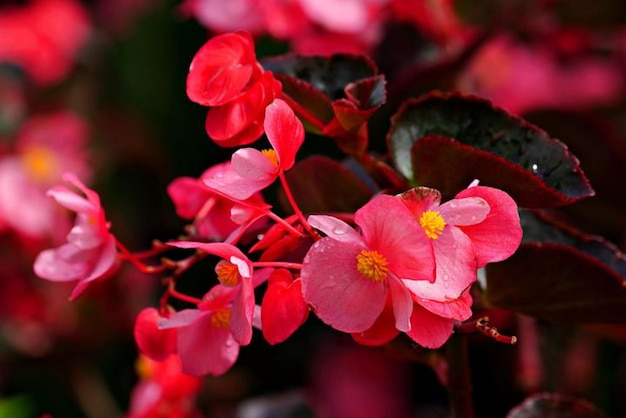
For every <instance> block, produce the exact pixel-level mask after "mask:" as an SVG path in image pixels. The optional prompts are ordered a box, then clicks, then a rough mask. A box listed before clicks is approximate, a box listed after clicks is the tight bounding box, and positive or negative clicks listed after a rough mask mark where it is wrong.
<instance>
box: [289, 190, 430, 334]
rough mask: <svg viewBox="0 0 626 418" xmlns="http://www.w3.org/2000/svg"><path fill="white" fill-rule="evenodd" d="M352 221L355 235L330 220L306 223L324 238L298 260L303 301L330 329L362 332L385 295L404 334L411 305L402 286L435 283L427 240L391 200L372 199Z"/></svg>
mask: <svg viewBox="0 0 626 418" xmlns="http://www.w3.org/2000/svg"><path fill="white" fill-rule="evenodd" d="M354 219H355V223H356V224H357V225H358V226H359V227H360V229H361V234H359V233H358V232H356V231H355V230H354V229H352V228H351V227H350V226H349V225H348V224H346V223H344V222H343V221H341V220H339V219H336V218H334V217H331V216H326V215H313V216H310V217H309V223H310V224H311V226H313V227H314V228H317V229H319V230H320V231H322V232H323V233H325V234H326V235H327V236H326V237H324V238H322V239H321V240H319V241H317V242H316V243H315V244H313V246H312V247H311V249H310V250H309V252H308V253H307V254H306V256H305V257H304V261H303V264H302V271H301V277H302V292H303V294H304V298H305V300H306V301H307V302H308V303H309V304H310V305H311V306H312V308H313V310H314V312H315V313H316V315H317V316H318V317H319V318H320V319H321V320H322V321H324V322H325V323H327V324H328V325H330V326H331V327H333V328H335V329H337V330H340V331H344V332H362V331H365V330H367V329H368V328H370V327H371V326H372V325H373V324H374V321H375V320H376V319H377V318H378V317H379V315H380V314H381V312H382V311H383V308H384V307H385V304H386V301H387V297H388V295H390V296H391V301H392V306H393V312H394V318H395V326H396V327H397V328H398V330H400V331H408V330H410V329H411V325H410V317H411V313H412V310H413V301H412V297H411V294H410V292H409V291H408V289H407V287H406V285H405V282H421V281H424V282H432V281H433V280H434V278H435V276H434V273H435V262H434V257H433V251H432V246H431V245H430V243H429V239H428V237H427V236H426V234H425V233H424V230H423V229H422V228H421V227H419V225H418V224H416V223H415V221H414V220H413V216H412V215H411V213H410V211H409V210H408V208H407V207H406V206H405V205H404V204H403V203H402V202H401V201H400V200H399V199H397V198H395V197H392V196H386V195H381V196H378V197H375V198H374V199H372V200H371V201H370V202H368V203H367V204H366V205H365V206H363V207H362V208H361V209H359V210H358V211H357V212H356V213H355V216H354ZM403 279H405V280H403Z"/></svg>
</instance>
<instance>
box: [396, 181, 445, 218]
mask: <svg viewBox="0 0 626 418" xmlns="http://www.w3.org/2000/svg"><path fill="white" fill-rule="evenodd" d="M400 198H401V199H402V201H403V203H404V204H405V205H406V206H407V207H408V208H409V210H410V211H411V213H412V214H413V216H414V217H416V218H417V219H419V218H420V217H421V216H422V213H424V212H426V211H427V210H431V209H434V208H436V207H437V206H439V202H441V192H439V190H436V189H431V188H429V187H417V188H414V189H410V190H407V191H406V192H404V193H402V194H401V195H400Z"/></svg>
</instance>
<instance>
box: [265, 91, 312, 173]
mask: <svg viewBox="0 0 626 418" xmlns="http://www.w3.org/2000/svg"><path fill="white" fill-rule="evenodd" d="M264 126H265V133H266V134H267V139H268V140H269V141H270V144H272V147H273V148H274V150H275V151H276V153H277V154H278V160H279V161H280V168H281V170H289V169H290V168H291V167H292V166H293V164H294V162H295V158H296V153H297V152H298V150H299V149H300V146H301V145H302V143H303V142H304V127H303V126H302V122H300V120H299V119H298V118H297V117H296V115H295V114H294V113H293V110H291V108H290V107H289V105H288V104H287V103H285V102H284V101H282V100H281V99H275V100H274V101H273V102H272V103H270V105H269V106H267V108H266V109H265V123H264Z"/></svg>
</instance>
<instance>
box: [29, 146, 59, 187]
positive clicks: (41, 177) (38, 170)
mask: <svg viewBox="0 0 626 418" xmlns="http://www.w3.org/2000/svg"><path fill="white" fill-rule="evenodd" d="M22 161H23V162H24V166H25V167H26V170H27V172H28V173H29V174H30V176H31V177H32V178H33V179H34V180H35V181H44V182H45V181H48V180H50V179H51V178H53V177H55V176H56V175H57V173H58V171H59V163H58V161H57V158H56V156H55V155H54V154H53V153H52V152H50V151H49V150H47V149H46V148H43V147H31V148H29V149H27V150H26V151H25V152H24V153H23V154H22Z"/></svg>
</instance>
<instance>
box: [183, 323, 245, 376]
mask: <svg viewBox="0 0 626 418" xmlns="http://www.w3.org/2000/svg"><path fill="white" fill-rule="evenodd" d="M211 317H212V315H204V316H202V317H200V318H198V319H197V320H196V321H195V322H194V323H193V324H192V325H191V326H188V327H184V328H180V329H179V330H178V354H179V355H180V359H181V361H182V365H183V372H185V373H187V374H190V375H192V376H202V375H205V374H212V375H220V374H224V373H226V372H227V371H228V369H230V368H231V367H232V366H233V364H235V361H236V360H237V357H238V356H239V344H237V343H236V342H235V339H234V338H233V334H232V332H231V331H230V329H228V328H219V327H213V326H212V325H211Z"/></svg>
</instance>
